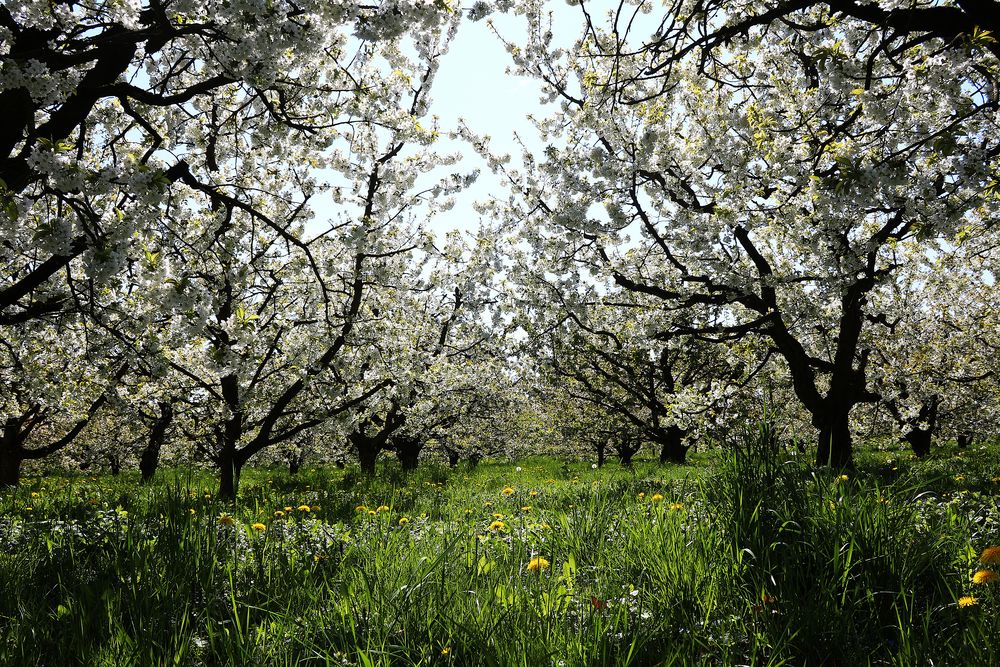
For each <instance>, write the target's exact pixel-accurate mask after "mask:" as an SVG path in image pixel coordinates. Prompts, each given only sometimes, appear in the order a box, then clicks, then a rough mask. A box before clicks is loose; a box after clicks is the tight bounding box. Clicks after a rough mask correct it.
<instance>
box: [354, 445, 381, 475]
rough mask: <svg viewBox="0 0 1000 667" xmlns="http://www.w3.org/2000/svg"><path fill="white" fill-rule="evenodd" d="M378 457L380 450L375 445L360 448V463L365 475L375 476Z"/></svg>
mask: <svg viewBox="0 0 1000 667" xmlns="http://www.w3.org/2000/svg"><path fill="white" fill-rule="evenodd" d="M377 459H378V452H377V451H376V450H375V449H374V448H373V447H364V448H361V449H358V464H359V465H360V466H361V472H362V473H363V474H364V476H365V477H374V476H375V461H376V460H377Z"/></svg>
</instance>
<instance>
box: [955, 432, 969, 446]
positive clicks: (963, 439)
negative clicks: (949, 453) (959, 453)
mask: <svg viewBox="0 0 1000 667" xmlns="http://www.w3.org/2000/svg"><path fill="white" fill-rule="evenodd" d="M971 444H972V434H971V433H959V434H958V448H959V449H965V448H966V447H968V446H969V445H971Z"/></svg>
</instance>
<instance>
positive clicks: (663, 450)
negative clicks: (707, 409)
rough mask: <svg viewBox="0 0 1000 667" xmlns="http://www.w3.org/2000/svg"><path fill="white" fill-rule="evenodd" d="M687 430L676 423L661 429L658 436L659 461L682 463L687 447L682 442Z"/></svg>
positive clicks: (685, 457)
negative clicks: (660, 433)
mask: <svg viewBox="0 0 1000 667" xmlns="http://www.w3.org/2000/svg"><path fill="white" fill-rule="evenodd" d="M685 435H687V431H685V430H684V429H682V428H680V427H679V426H676V425H671V426H668V427H667V428H666V429H663V434H662V435H661V436H660V438H658V439H659V441H660V463H677V464H684V462H685V461H686V460H687V452H688V449H689V447H688V446H687V445H685V444H684V436H685Z"/></svg>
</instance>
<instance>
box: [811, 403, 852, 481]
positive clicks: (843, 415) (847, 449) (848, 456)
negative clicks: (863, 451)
mask: <svg viewBox="0 0 1000 667" xmlns="http://www.w3.org/2000/svg"><path fill="white" fill-rule="evenodd" d="M848 415H849V411H848V410H839V411H837V412H835V413H833V414H830V415H828V416H827V419H826V420H824V421H819V420H815V419H814V421H813V425H814V426H816V428H817V429H819V441H818V447H817V448H816V465H818V466H826V465H828V466H830V467H832V468H836V469H842V468H851V467H853V464H854V458H853V450H852V446H853V444H852V442H851V426H850V421H849V419H848ZM817 421H819V423H817Z"/></svg>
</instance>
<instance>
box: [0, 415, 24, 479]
mask: <svg viewBox="0 0 1000 667" xmlns="http://www.w3.org/2000/svg"><path fill="white" fill-rule="evenodd" d="M20 431H21V422H20V421H19V420H16V419H14V418H12V417H8V419H7V421H6V422H5V423H4V427H3V434H2V435H0V488H7V487H14V486H17V484H18V482H20V481H21V463H23V462H24V459H25V456H24V449H23V448H22V447H21V443H20V442H18V434H19V433H20Z"/></svg>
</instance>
